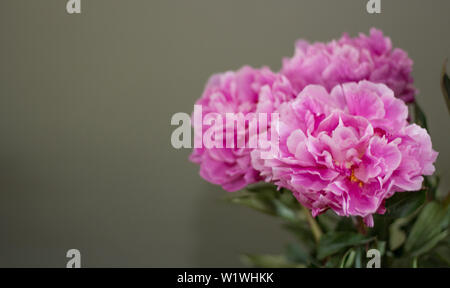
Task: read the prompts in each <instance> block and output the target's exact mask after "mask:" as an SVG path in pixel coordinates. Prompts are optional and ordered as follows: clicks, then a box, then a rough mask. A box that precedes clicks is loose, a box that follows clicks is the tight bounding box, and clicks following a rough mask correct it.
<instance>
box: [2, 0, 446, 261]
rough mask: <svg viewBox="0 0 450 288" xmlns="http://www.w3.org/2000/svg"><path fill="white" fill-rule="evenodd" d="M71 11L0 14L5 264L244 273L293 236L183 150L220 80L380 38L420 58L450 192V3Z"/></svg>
mask: <svg viewBox="0 0 450 288" xmlns="http://www.w3.org/2000/svg"><path fill="white" fill-rule="evenodd" d="M66 2H67V1H66V0H40V1H31V0H1V2H0V13H1V15H0V41H1V45H0V133H1V134H0V135H1V138H0V139H1V140H0V147H1V150H0V266H15V267H23V266H27V267H29V266H31V267H37V266H57V267H64V266H65V263H66V261H67V259H66V258H65V253H66V251H67V250H68V249H69V248H77V249H79V250H80V251H81V254H82V265H83V266H85V267H86V266H89V267H98V266H107V267H118V266H125V267H130V266H131V267H142V266H146V267H155V266H164V267H172V266H214V267H220V266H237V265H241V263H240V262H239V259H238V254H239V253H241V252H262V253H270V252H277V251H280V250H281V249H282V246H283V245H284V244H286V243H287V242H288V241H289V240H291V239H290V238H289V236H288V235H287V234H286V233H285V232H284V231H282V230H281V228H279V225H278V224H279V223H278V222H277V221H274V220H273V219H271V218H269V217H266V216H262V215H259V214H257V213H255V212H252V211H247V209H245V208H241V207H234V206H231V205H228V204H225V203H223V202H221V201H220V198H221V197H222V196H224V195H225V192H223V191H222V190H221V189H220V188H219V187H214V186H213V185H210V184H208V183H206V182H204V181H203V180H202V179H201V178H200V177H199V176H198V167H197V166H195V165H193V164H191V163H189V162H188V160H187V157H188V155H189V153H190V151H188V150H175V149H173V148H172V146H171V144H170V135H171V132H172V131H173V129H174V127H172V126H171V125H170V118H171V116H172V115H173V114H174V113H176V112H187V113H190V112H191V110H192V105H193V103H194V101H195V100H196V98H198V97H199V96H200V94H201V92H202V89H203V86H204V84H205V82H206V80H207V78H208V77H209V75H210V74H212V73H213V72H219V71H224V70H229V69H237V68H239V67H240V66H241V65H243V64H250V65H253V66H255V67H259V66H262V65H269V66H270V67H272V68H273V69H275V70H277V69H279V67H280V63H281V58H282V57H283V56H290V55H292V53H293V50H294V48H293V47H294V41H295V40H296V39H297V38H300V37H303V38H307V39H309V40H311V41H328V40H330V39H332V38H336V37H339V36H340V35H341V33H342V32H344V31H348V32H349V33H350V34H351V35H352V36H354V35H356V33H357V32H365V33H367V32H368V30H369V28H370V27H372V26H375V27H378V28H381V29H383V30H384V32H385V33H386V34H387V35H389V36H390V37H391V38H392V40H393V42H394V45H395V46H398V47H402V48H404V49H405V50H407V51H408V52H409V54H410V56H411V58H412V59H413V60H414V61H415V65H414V76H415V79H416V86H417V87H418V88H419V89H420V92H421V93H420V95H419V96H418V97H417V99H418V101H419V103H420V104H421V105H422V106H423V108H424V110H425V112H426V113H427V115H428V120H429V126H430V133H431V136H432V139H433V144H434V147H435V149H436V150H437V151H439V152H440V156H439V158H438V162H437V168H438V169H439V171H440V173H441V175H442V178H443V181H442V186H441V189H443V190H448V187H449V184H450V180H449V176H450V174H449V172H448V171H449V169H450V163H449V162H450V161H449V159H450V154H449V153H450V150H449V149H448V145H449V142H450V141H449V140H450V138H449V137H450V136H449V124H450V123H449V116H448V114H447V111H446V107H445V104H444V101H443V99H442V96H441V92H440V89H439V73H440V70H441V65H442V63H443V60H444V58H446V57H448V56H450V33H449V31H450V15H449V11H450V1H448V0H433V1H425V0H422V1H419V0H394V1H392V0H389V1H388V0H382V14H381V15H369V14H367V13H366V11H365V5H366V2H367V1H366V0H345V1H343V0H340V1H335V0H328V1H325V0H307V1H306V0H305V1H300V0H292V1H261V0H246V1H242V0H227V1H214V0H179V1H174V0H159V1H156V0H155V1H150V0H148V1H144V0H127V1H125V0H122V1H119V0H82V14H81V15H68V14H67V13H66V11H65V5H66Z"/></svg>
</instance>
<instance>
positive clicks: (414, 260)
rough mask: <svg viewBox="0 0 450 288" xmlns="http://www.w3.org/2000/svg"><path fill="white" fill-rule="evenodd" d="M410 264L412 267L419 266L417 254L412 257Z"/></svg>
mask: <svg viewBox="0 0 450 288" xmlns="http://www.w3.org/2000/svg"><path fill="white" fill-rule="evenodd" d="M412 266H413V268H418V267H419V264H418V259H417V256H416V257H414V258H413V263H412Z"/></svg>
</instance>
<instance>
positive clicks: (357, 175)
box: [251, 81, 437, 226]
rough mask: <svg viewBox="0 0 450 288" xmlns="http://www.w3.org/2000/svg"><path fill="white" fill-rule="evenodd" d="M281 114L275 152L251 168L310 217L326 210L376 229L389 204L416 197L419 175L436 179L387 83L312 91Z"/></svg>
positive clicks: (424, 136) (426, 146) (421, 132)
mask: <svg viewBox="0 0 450 288" xmlns="http://www.w3.org/2000/svg"><path fill="white" fill-rule="evenodd" d="M279 113H280V124H279V127H278V131H277V134H278V136H279V139H280V147H279V152H278V153H277V154H273V155H272V157H271V158H269V159H268V158H266V159H262V157H261V153H262V150H261V149H255V150H254V151H253V152H252V153H251V156H252V164H253V167H254V168H255V169H257V170H258V171H260V172H261V173H260V176H261V177H263V178H265V180H266V181H272V182H274V183H275V184H276V185H278V186H279V187H284V188H287V189H290V190H291V191H293V193H294V195H295V197H296V198H297V199H298V201H299V202H300V203H302V204H303V205H304V206H306V207H308V208H309V209H311V210H312V213H313V215H314V216H316V215H318V214H320V213H323V212H324V211H326V210H327V209H330V208H331V209H333V210H334V211H335V212H336V213H337V214H338V215H340V216H349V215H357V216H361V217H364V220H365V222H366V224H367V225H368V226H373V219H372V214H374V213H379V214H383V213H384V210H385V209H384V201H385V200H386V199H387V198H389V197H391V196H392V195H393V194H394V193H395V192H399V191H416V190H419V189H420V188H421V185H422V181H423V177H422V175H431V174H432V173H433V172H434V166H433V162H434V161H435V160H436V157H437V152H435V151H433V149H432V145H431V140H430V136H429V135H428V133H427V131H426V130H425V129H423V128H421V127H419V126H417V125H415V124H412V125H410V124H408V122H407V120H406V118H407V116H408V110H407V106H406V105H405V103H404V102H403V101H401V100H399V99H397V98H395V97H394V92H393V91H392V90H391V89H390V88H388V87H387V86H386V85H384V84H375V83H371V82H368V81H361V82H359V83H346V84H343V85H338V86H336V87H334V88H333V89H332V91H331V93H328V92H327V90H326V89H325V88H324V87H322V86H318V85H309V86H307V87H306V88H305V89H304V90H303V91H302V92H301V93H300V94H299V95H298V96H297V98H296V99H294V100H291V101H290V102H288V103H284V104H282V105H281V106H280V107H279Z"/></svg>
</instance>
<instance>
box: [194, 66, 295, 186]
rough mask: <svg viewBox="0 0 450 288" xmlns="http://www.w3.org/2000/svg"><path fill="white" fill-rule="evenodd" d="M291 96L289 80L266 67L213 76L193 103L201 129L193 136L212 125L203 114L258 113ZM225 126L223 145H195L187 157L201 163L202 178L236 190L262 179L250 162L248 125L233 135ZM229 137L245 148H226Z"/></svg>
mask: <svg viewBox="0 0 450 288" xmlns="http://www.w3.org/2000/svg"><path fill="white" fill-rule="evenodd" d="M293 96H294V94H293V91H292V88H291V86H290V83H289V81H288V80H287V79H286V78H285V77H284V76H281V75H278V74H276V73H273V72H272V71H270V69H268V68H262V69H254V68H251V67H248V66H245V67H243V68H241V69H240V70H238V71H237V72H226V73H223V74H216V75H213V76H212V77H211V78H210V79H209V81H208V83H207V85H206V87H205V90H204V92H203V95H202V97H201V98H200V99H199V100H198V101H197V103H196V104H197V105H201V107H202V114H203V119H201V123H194V127H195V126H196V125H197V126H200V127H201V128H200V132H202V133H200V135H198V134H199V133H196V135H195V137H197V138H198V137H200V139H201V138H202V137H204V136H203V134H204V133H205V131H207V130H208V129H209V128H211V125H206V124H205V123H204V120H205V117H206V115H208V117H213V118H215V121H216V120H217V121H222V122H224V121H223V119H225V117H226V114H227V113H234V114H235V115H237V113H242V115H244V116H246V117H247V116H248V115H251V114H254V113H259V112H261V113H262V112H267V113H271V112H273V111H274V110H275V109H276V108H277V107H278V106H279V105H280V103H283V102H285V101H288V100H291V99H293ZM219 118H221V119H219ZM194 121H195V120H194ZM215 121H214V122H215ZM211 123H212V122H211ZM233 126H234V124H233ZM226 128H227V127H226V123H224V126H223V127H220V128H219V129H220V130H221V131H219V132H223V133H224V136H223V142H224V145H223V147H222V148H217V147H212V148H206V147H205V146H204V145H203V147H202V148H194V150H193V152H192V154H191V156H190V160H191V161H192V162H195V163H198V164H200V176H202V177H203V178H204V179H205V180H207V181H209V182H211V183H213V184H217V185H221V186H222V187H223V188H224V189H225V190H227V191H237V190H239V189H242V188H244V187H245V186H247V185H248V184H252V183H255V182H258V181H260V180H261V178H260V176H259V172H258V171H256V170H255V169H253V167H252V165H251V159H250V151H251V149H250V148H248V145H247V142H248V141H249V139H248V138H249V135H248V125H246V127H244V129H241V130H242V131H239V130H238V129H235V131H232V132H231V133H233V134H232V135H227V133H230V132H229V131H227V130H226ZM228 136H231V139H235V141H236V143H238V142H239V139H241V140H243V141H244V142H245V143H246V145H245V147H238V145H236V147H235V148H227V146H226V145H225V144H226V143H225V139H227V137H228ZM203 140H204V139H203Z"/></svg>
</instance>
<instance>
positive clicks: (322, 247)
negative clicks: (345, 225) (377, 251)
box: [317, 232, 375, 260]
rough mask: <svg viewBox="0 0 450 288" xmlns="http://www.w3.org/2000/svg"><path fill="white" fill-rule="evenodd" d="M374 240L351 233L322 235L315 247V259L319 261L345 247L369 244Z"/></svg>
mask: <svg viewBox="0 0 450 288" xmlns="http://www.w3.org/2000/svg"><path fill="white" fill-rule="evenodd" d="M374 239H375V238H373V237H372V238H367V237H365V236H363V235H361V234H357V233H352V232H335V233H327V234H325V235H322V238H321V239H320V242H319V245H318V247H317V258H319V259H320V260H322V259H324V258H325V257H327V256H330V255H332V254H334V253H337V252H339V251H341V250H343V249H345V248H347V247H350V246H357V245H361V244H365V243H369V242H370V241H372V240H374Z"/></svg>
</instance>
